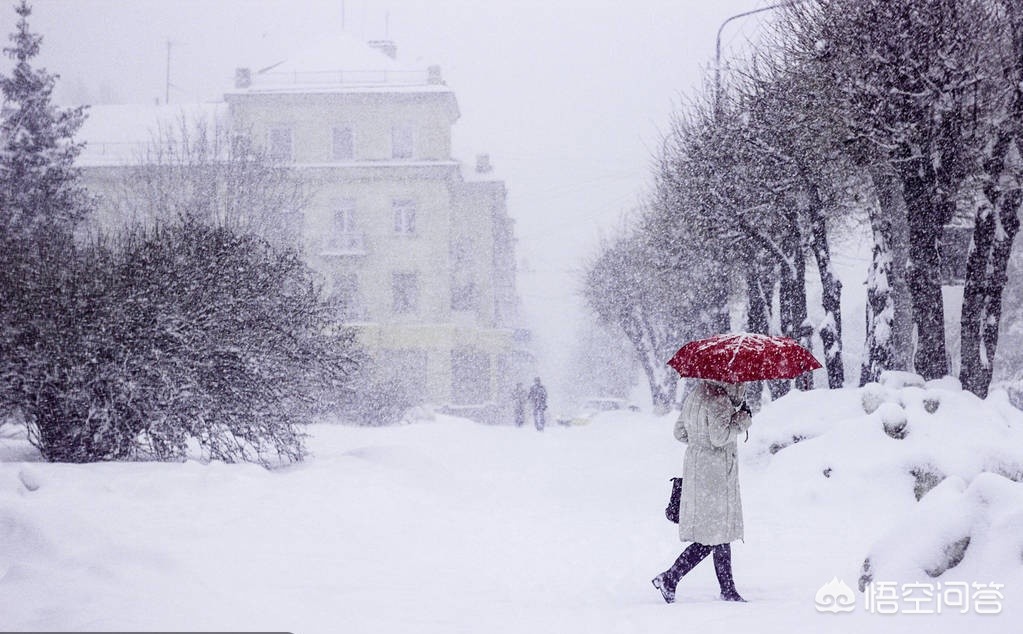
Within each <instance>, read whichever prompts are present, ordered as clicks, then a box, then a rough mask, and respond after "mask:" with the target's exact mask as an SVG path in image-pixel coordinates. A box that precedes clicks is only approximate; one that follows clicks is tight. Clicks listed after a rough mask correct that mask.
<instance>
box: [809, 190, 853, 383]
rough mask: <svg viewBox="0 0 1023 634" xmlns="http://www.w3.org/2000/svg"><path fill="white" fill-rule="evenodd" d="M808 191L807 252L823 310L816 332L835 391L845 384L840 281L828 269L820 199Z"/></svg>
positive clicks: (828, 257)
mask: <svg viewBox="0 0 1023 634" xmlns="http://www.w3.org/2000/svg"><path fill="white" fill-rule="evenodd" d="M811 191H812V201H813V202H812V204H811V205H810V211H809V217H810V248H811V249H813V254H814V258H815V259H816V261H817V270H818V271H819V272H820V276H821V305H822V306H823V308H824V323H822V324H821V326H820V329H819V331H818V332H819V334H820V337H821V343H823V344H824V365H825V367H826V368H827V371H828V387H829V388H831V389H837V388H840V387H842V386H843V385H844V384H845V368H844V367H843V365H842V281H841V280H839V279H838V277H837V276H836V275H835V272H834V270H833V268H832V265H831V249H830V247H829V246H828V233H827V224H826V222H825V219H824V214H823V213H822V209H821V207H822V206H823V205H822V203H821V200H820V196H819V195H818V193H817V191H816V189H813V190H811Z"/></svg>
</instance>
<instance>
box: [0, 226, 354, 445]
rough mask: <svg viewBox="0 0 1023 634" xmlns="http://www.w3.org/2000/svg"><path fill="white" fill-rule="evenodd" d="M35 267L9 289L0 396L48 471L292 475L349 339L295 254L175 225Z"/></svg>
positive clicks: (341, 373) (341, 377)
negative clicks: (284, 471) (149, 465)
mask: <svg viewBox="0 0 1023 634" xmlns="http://www.w3.org/2000/svg"><path fill="white" fill-rule="evenodd" d="M45 264H46V265H45V266H40V267H38V268H37V271H36V272H35V273H34V274H33V275H29V276H23V277H22V278H20V279H10V278H8V280H7V282H9V283H10V284H11V285H12V286H13V287H14V289H15V291H16V293H15V294H16V299H17V303H18V305H19V306H20V307H21V308H22V310H21V312H20V313H19V314H18V315H17V317H18V318H19V319H18V323H17V328H16V329H15V332H16V333H17V336H16V337H15V338H13V339H9V340H8V341H5V342H4V343H6V344H8V346H9V347H8V350H7V352H8V354H7V356H6V358H5V359H4V367H3V375H2V376H3V379H4V380H3V382H2V384H0V395H2V399H3V401H4V404H5V405H6V407H7V409H8V410H14V411H18V412H19V413H20V415H21V417H22V418H23V420H24V421H25V424H26V425H27V427H28V431H29V437H30V440H31V441H32V443H33V444H34V445H36V446H37V447H38V448H39V450H40V452H41V453H42V455H43V457H44V458H46V459H47V460H52V461H69V462H89V461H97V460H124V459H157V460H179V459H183V458H184V457H186V456H188V455H191V454H193V453H194V451H195V450H198V452H199V455H200V457H203V458H207V459H220V460H226V461H253V462H259V463H261V464H264V465H269V464H275V463H278V462H282V461H283V462H288V461H295V460H300V459H301V458H302V455H303V446H302V438H301V434H300V433H299V431H298V429H297V428H296V424H297V423H300V422H303V421H304V420H305V419H306V418H307V416H309V415H310V414H311V413H312V412H313V411H314V408H315V406H316V399H315V397H316V396H317V395H318V394H319V393H320V390H322V389H323V387H324V386H325V385H329V384H338V385H340V384H343V383H344V382H345V381H346V378H347V373H348V371H349V367H350V365H351V363H352V356H351V352H352V351H353V348H354V344H353V335H352V334H351V333H350V332H348V331H346V330H342V329H338V328H335V327H332V322H331V310H330V307H329V306H327V305H325V304H324V303H323V302H322V301H321V298H320V292H319V288H318V286H317V284H316V283H315V281H314V279H313V277H312V273H311V271H310V270H309V269H308V267H307V266H306V265H305V264H303V262H302V260H301V258H300V255H299V254H298V253H297V252H294V251H291V250H277V249H274V248H272V247H271V246H269V245H268V244H267V243H266V242H264V241H263V240H261V239H259V238H257V237H255V236H251V235H238V234H235V233H233V232H231V231H230V230H228V229H224V228H217V227H210V226H208V225H203V224H199V223H187V222H186V223H181V224H176V225H171V226H162V227H157V228H150V229H134V230H129V231H127V232H126V233H125V234H123V235H122V236H121V237H119V238H116V239H113V240H101V241H97V242H96V243H94V244H92V245H90V246H88V247H85V248H82V249H80V250H71V251H70V252H68V253H67V254H66V257H65V258H64V260H63V261H55V260H53V259H51V260H49V261H47V262H46V263H45Z"/></svg>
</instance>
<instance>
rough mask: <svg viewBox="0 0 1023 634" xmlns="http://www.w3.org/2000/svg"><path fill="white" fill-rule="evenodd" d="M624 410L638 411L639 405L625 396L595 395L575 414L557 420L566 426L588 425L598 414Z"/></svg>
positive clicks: (584, 402)
mask: <svg viewBox="0 0 1023 634" xmlns="http://www.w3.org/2000/svg"><path fill="white" fill-rule="evenodd" d="M623 410H628V411H630V412H638V411H639V406H638V405H636V404H635V403H630V402H629V401H627V400H625V399H623V398H611V397H594V398H588V399H586V400H585V401H583V406H582V407H581V408H580V409H579V412H578V413H577V414H575V415H574V416H558V417H557V418H556V420H557V422H558V424H560V425H565V426H572V425H586V424H588V423H589V422H590V421H591V420H593V418H594V417H595V416H596V415H597V414H600V413H603V412H614V411H623Z"/></svg>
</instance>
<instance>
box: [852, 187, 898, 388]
mask: <svg viewBox="0 0 1023 634" xmlns="http://www.w3.org/2000/svg"><path fill="white" fill-rule="evenodd" d="M871 178H872V180H873V182H874V191H875V193H876V195H877V205H870V207H869V209H870V229H871V232H872V234H873V237H874V248H873V252H872V255H871V259H870V268H869V270H868V271H867V306H866V313H867V330H866V340H865V341H864V345H863V349H864V352H865V353H866V354H865V356H864V358H863V364H862V366H861V367H860V385H861V386H862V385H866V384H867V383H871V382H875V381H877V380H878V378H879V377H880V376H881V372H883V371H885V370H888V369H891V368H892V365H893V360H894V356H895V354H894V346H893V334H894V321H895V301H894V297H893V296H892V284H891V279H892V252H891V251H892V246H891V245H892V210H893V207H894V204H893V201H894V194H895V189H896V180H895V177H894V176H893V175H892V174H890V173H888V172H887V171H885V170H884V169H882V168H874V169H872V170H871Z"/></svg>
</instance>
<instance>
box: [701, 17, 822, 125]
mask: <svg viewBox="0 0 1023 634" xmlns="http://www.w3.org/2000/svg"><path fill="white" fill-rule="evenodd" d="M805 1H806V0H788V2H779V3H778V4H772V5H768V6H766V7H760V8H759V9H753V10H752V11H746V12H744V13H737V14H735V15H733V16H730V17H729V18H727V19H725V21H724V22H722V23H721V26H719V27H718V35H717V40H716V41H715V43H714V113H715V114H717V112H718V110H719V109H720V106H721V31H723V30H724V28H725V25H726V24H728V23H729V22H731V21H732V20H738V19H739V18H744V17H746V16H748V15H753V14H755V13H763V12H764V11H773V10H774V9H779V8H781V7H788V6H791V5H794V4H799V3H801V2H805Z"/></svg>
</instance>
